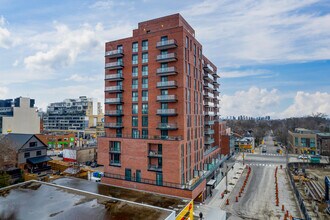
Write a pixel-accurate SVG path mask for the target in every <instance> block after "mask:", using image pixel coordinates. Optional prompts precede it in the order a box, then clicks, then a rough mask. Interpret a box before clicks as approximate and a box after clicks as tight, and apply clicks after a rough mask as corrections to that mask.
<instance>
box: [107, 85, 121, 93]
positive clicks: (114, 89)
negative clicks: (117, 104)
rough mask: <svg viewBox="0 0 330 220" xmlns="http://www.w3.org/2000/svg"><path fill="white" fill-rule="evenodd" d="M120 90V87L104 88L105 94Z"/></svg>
mask: <svg viewBox="0 0 330 220" xmlns="http://www.w3.org/2000/svg"><path fill="white" fill-rule="evenodd" d="M122 89H123V87H122V86H108V87H105V91H106V92H113V91H120V90H122Z"/></svg>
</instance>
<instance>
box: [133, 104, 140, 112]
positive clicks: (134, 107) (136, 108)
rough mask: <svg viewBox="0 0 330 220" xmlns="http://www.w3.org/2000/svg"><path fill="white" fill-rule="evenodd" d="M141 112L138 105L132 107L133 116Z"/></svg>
mask: <svg viewBox="0 0 330 220" xmlns="http://www.w3.org/2000/svg"><path fill="white" fill-rule="evenodd" d="M138 110H139V107H138V105H137V104H133V105H132V114H137V113H138Z"/></svg>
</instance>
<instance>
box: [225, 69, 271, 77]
mask: <svg viewBox="0 0 330 220" xmlns="http://www.w3.org/2000/svg"><path fill="white" fill-rule="evenodd" d="M220 75H221V78H240V77H248V76H259V77H270V76H271V75H272V72H270V71H269V70H261V69H257V70H244V71H239V70H233V71H221V72H220Z"/></svg>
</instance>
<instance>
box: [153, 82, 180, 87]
mask: <svg viewBox="0 0 330 220" xmlns="http://www.w3.org/2000/svg"><path fill="white" fill-rule="evenodd" d="M157 87H177V83H176V81H164V82H157Z"/></svg>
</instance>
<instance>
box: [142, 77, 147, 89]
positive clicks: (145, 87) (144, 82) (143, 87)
mask: <svg viewBox="0 0 330 220" xmlns="http://www.w3.org/2000/svg"><path fill="white" fill-rule="evenodd" d="M147 88H148V78H142V89H147Z"/></svg>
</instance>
